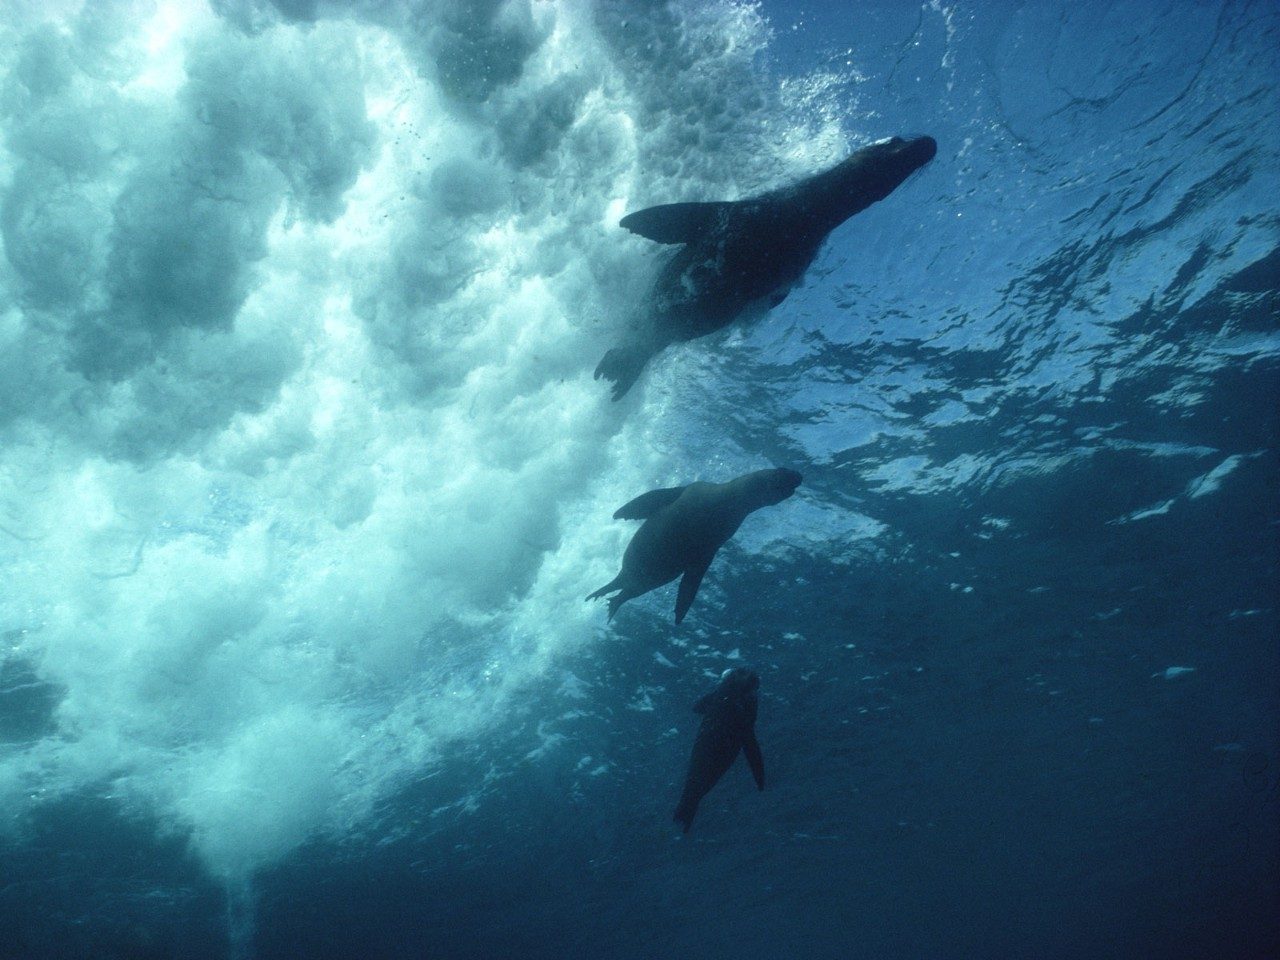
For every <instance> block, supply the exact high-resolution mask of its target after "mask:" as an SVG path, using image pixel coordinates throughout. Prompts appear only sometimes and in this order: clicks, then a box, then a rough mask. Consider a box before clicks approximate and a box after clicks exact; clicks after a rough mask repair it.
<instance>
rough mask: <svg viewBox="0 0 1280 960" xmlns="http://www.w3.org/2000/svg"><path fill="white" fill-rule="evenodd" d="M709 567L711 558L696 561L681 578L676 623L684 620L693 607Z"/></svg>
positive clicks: (677, 596) (677, 597)
mask: <svg viewBox="0 0 1280 960" xmlns="http://www.w3.org/2000/svg"><path fill="white" fill-rule="evenodd" d="M712 556H715V554H712ZM709 566H711V557H707V558H706V559H705V560H702V559H697V560H694V561H693V562H692V563H691V564H689V566H688V567H686V568H685V571H684V576H683V577H681V578H680V592H679V593H677V594H676V623H679V622H680V621H681V620H683V619H684V615H685V614H686V613H688V612H689V608H690V607H691V606H693V598H694V597H696V596H697V595H698V587H700V586H702V577H703V575H704V574H705V573H706V572H707V567H709Z"/></svg>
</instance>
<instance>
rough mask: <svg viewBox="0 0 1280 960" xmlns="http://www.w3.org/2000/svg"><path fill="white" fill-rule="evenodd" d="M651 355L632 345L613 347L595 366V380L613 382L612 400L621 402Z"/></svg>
mask: <svg viewBox="0 0 1280 960" xmlns="http://www.w3.org/2000/svg"><path fill="white" fill-rule="evenodd" d="M650 356H652V354H651V353H650V352H649V351H648V350H645V349H644V348H643V347H637V346H634V345H631V346H624V347H614V348H613V349H612V350H610V351H609V352H608V353H606V354H605V355H604V356H603V357H602V358H601V360H600V363H599V364H597V365H596V372H595V378H596V379H597V380H599V379H600V378H601V377H604V378H605V379H606V380H612V381H613V399H614V400H621V399H622V398H623V397H624V396H625V395H626V393H627V391H628V390H630V389H631V385H632V384H634V383H635V382H636V380H637V379H638V378H639V376H640V371H641V370H643V369H644V365H645V364H646V363H648V362H649V357H650Z"/></svg>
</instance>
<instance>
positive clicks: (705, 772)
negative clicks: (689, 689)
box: [671, 667, 764, 833]
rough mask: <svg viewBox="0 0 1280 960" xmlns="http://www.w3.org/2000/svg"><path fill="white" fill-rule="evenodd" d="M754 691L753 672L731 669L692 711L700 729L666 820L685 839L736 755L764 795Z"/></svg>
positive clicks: (756, 682) (757, 682)
mask: <svg viewBox="0 0 1280 960" xmlns="http://www.w3.org/2000/svg"><path fill="white" fill-rule="evenodd" d="M759 689H760V677H759V675H758V674H757V673H756V672H755V671H753V670H746V669H744V668H742V667H734V668H733V669H732V670H726V671H725V672H724V673H723V674H722V675H721V677H720V684H719V686H717V687H716V688H715V689H714V690H712V691H711V692H710V693H708V694H707V695H706V696H704V697H703V698H702V699H700V700H699V701H698V702H697V703H695V704H694V705H693V709H694V711H695V712H697V713H700V714H702V725H701V726H699V727H698V737H697V739H696V740H694V741H693V752H692V753H691V754H690V755H689V771H688V773H686V774H685V778H684V791H683V792H682V793H681V794H680V803H679V804H678V805H677V806H676V812H675V816H673V817H672V818H671V819H673V820H675V821H676V822H677V823H682V824H684V832H685V833H688V832H689V826H690V825H691V824H692V823H693V815H694V814H695V813H697V812H698V804H699V803H700V802H701V801H702V798H703V797H705V796H706V795H707V794H708V793H709V792H710V790H711V788H712V787H714V786H715V785H716V783H717V782H718V781H719V780H720V778H721V777H723V776H724V775H725V772H726V771H727V770H728V769H729V768H730V767H731V766H733V761H734V760H736V759H737V758H738V754H739V753H745V754H746V755H747V764H748V765H749V766H750V767H751V775H752V776H753V777H755V780H756V786H757V787H759V788H760V789H761V790H763V789H764V756H763V755H762V754H761V753H760V741H758V740H757V739H756V712H757V710H758V706H759V698H758V691H759Z"/></svg>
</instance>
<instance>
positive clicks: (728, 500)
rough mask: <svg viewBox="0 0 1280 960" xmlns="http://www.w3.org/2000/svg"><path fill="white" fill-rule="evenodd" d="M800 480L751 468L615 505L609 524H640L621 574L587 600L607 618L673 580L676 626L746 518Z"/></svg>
mask: <svg viewBox="0 0 1280 960" xmlns="http://www.w3.org/2000/svg"><path fill="white" fill-rule="evenodd" d="M802 479H803V478H802V477H801V476H800V474H798V473H796V472H795V471H794V470H784V469H777V470H757V471H755V472H754V473H747V474H743V475H742V476H740V477H737V478H735V479H733V480H730V481H729V482H728V483H691V484H689V485H688V486H687V487H667V488H664V489H661V490H650V491H649V492H648V493H644V494H641V495H640V496H638V497H636V498H635V499H634V500H632V501H631V502H630V503H627V504H626V505H624V506H622V507H620V508H619V509H618V511H617V512H616V513H615V514H614V515H613V518H614V519H615V520H644V524H643V526H641V527H640V529H639V530H637V531H636V535H635V536H634V537H632V538H631V542H630V543H629V544H627V550H626V553H624V554H623V555H622V571H621V572H620V573H619V574H618V575H617V576H616V577H614V578H613V579H612V580H610V581H609V582H608V583H607V584H605V585H604V586H603V587H601V588H600V589H599V590H597V591H596V592H595V593H593V594H591V595H590V596H588V597H587V599H588V600H595V599H596V598H597V597H603V596H604V595H605V594H608V593H613V592H614V591H618V594H617V596H615V597H612V598H611V599H610V600H609V619H610V620H612V619H613V616H614V614H616V613H617V612H618V608H619V607H620V606H622V605H623V604H624V603H626V602H627V601H628V600H630V599H632V598H633V597H638V596H640V595H641V594H643V593H648V592H649V591H650V590H653V589H655V588H657V587H660V586H662V585H663V584H664V583H670V582H671V581H672V580H674V579H675V578H676V577H680V576H681V574H683V577H682V578H681V580H680V590H679V592H678V594H677V595H676V623H679V622H680V621H681V620H683V619H684V615H685V614H686V613H687V612H688V610H689V606H690V605H691V604H692V603H693V598H694V597H695V596H697V594H698V587H699V585H700V584H701V583H702V577H703V575H704V574H705V573H706V572H707V567H709V566H711V561H712V559H714V557H715V555H716V551H717V550H719V549H720V548H721V547H722V546H724V544H725V543H726V542H727V541H728V539H729V538H730V537H732V536H733V535H734V533H736V532H737V530H738V527H739V526H741V525H742V521H743V520H745V519H746V518H747V515H748V514H750V513H752V512H753V511H756V510H759V509H760V508H761V507H767V506H770V505H772V504H775V503H781V502H782V501H783V500H785V499H787V497H789V496H791V495H792V494H793V493H795V492H796V487H798V486H799V485H800V481H801V480H802Z"/></svg>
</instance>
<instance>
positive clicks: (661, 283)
mask: <svg viewBox="0 0 1280 960" xmlns="http://www.w3.org/2000/svg"><path fill="white" fill-rule="evenodd" d="M937 152H938V145H937V143H936V142H935V141H934V139H933V138H932V137H912V138H910V139H905V140H904V139H903V138H901V137H890V138H889V139H887V140H880V141H878V142H876V143H873V144H871V145H870V146H868V147H863V148H862V149H861V150H859V151H857V152H856V153H854V154H853V155H852V156H851V157H849V158H848V159H846V160H844V161H843V162H841V163H838V164H836V166H834V167H832V168H831V169H830V170H826V171H824V172H822V173H819V174H815V175H814V176H812V177H808V178H807V179H805V180H801V181H800V182H799V183H796V184H793V185H792V186H789V187H783V188H782V189H780V190H774V191H773V192H771V193H765V194H761V195H760V196H758V197H751V198H749V199H746V200H735V201H720V202H714V203H668V204H663V205H662V206H658V207H649V208H648V209H646V210H638V211H636V212H635V213H631V214H628V215H627V216H625V217H623V218H622V221H621V223H620V224H619V225H620V226H622V227H625V228H626V229H627V230H630V231H631V232H632V233H638V234H639V235H640V236H642V237H647V238H648V239H650V240H655V241H657V242H658V243H670V244H683V246H682V247H681V248H680V249H679V250H678V251H677V252H676V254H675V256H674V257H672V259H671V260H670V262H668V263H667V265H666V266H665V267H664V268H663V270H662V272H661V273H660V274H659V276H658V279H657V281H656V282H655V283H654V287H653V293H652V296H651V300H650V303H649V305H648V310H647V313H648V316H647V318H646V319H645V320H644V321H643V322H642V323H641V326H640V327H639V328H638V329H636V330H634V331H632V332H631V333H630V334H629V335H628V336H627V337H626V338H625V339H624V342H623V343H621V344H619V345H618V346H616V347H614V348H613V349H612V350H610V351H609V352H608V353H606V354H605V355H604V359H602V360H601V361H600V364H599V366H597V367H596V372H595V376H596V379H597V380H599V379H600V378H601V377H604V378H606V379H608V380H612V381H613V399H615V400H617V399H619V398H621V397H622V395H623V394H625V393H626V392H627V391H628V390H629V389H630V388H631V385H632V384H633V383H635V381H636V378H637V377H638V376H639V375H640V371H641V370H642V369H643V368H644V365H645V364H646V363H648V361H649V358H650V357H652V356H654V355H655V354H657V353H658V352H659V351H660V350H662V349H663V348H665V347H666V346H667V345H668V344H671V343H675V342H677V341H682V340H692V339H694V338H695V337H701V336H705V335H706V334H708V333H712V332H713V331H716V330H719V329H720V328H721V327H724V326H726V325H728V324H729V323H730V322H732V321H733V320H734V319H735V318H736V317H738V316H739V315H741V314H743V313H744V312H746V311H747V310H748V309H749V308H752V309H755V310H757V311H758V312H764V311H765V310H768V309H770V308H772V307H776V306H777V305H778V304H780V303H781V302H782V301H783V300H785V299H786V297H787V294H788V293H789V292H790V290H791V288H792V287H793V286H794V285H795V284H796V283H798V282H799V280H800V278H801V277H802V276H804V272H805V270H807V269H808V267H809V264H810V263H812V262H813V258H814V257H815V256H816V255H817V253H818V250H819V248H821V246H822V243H823V241H824V240H826V239H827V235H828V234H830V233H831V231H832V230H834V229H835V228H836V227H838V226H840V224H842V223H844V222H845V221H846V220H848V219H849V218H850V217H852V216H853V215H854V214H856V213H861V212H862V211H863V210H865V209H867V207H869V206H871V204H873V203H875V202H876V201H877V200H883V199H884V198H885V197H887V196H889V194H891V193H892V192H893V191H894V190H895V189H896V188H897V187H898V186H899V185H900V184H901V183H902V182H903V181H904V180H906V179H907V177H909V176H911V174H912V173H914V172H915V171H916V170H919V169H920V168H921V167H922V166H924V165H925V164H926V163H928V162H929V161H930V160H932V159H933V156H934V154H935V153H937Z"/></svg>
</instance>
